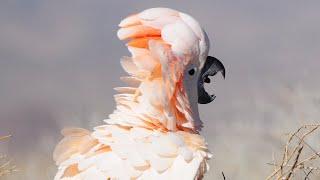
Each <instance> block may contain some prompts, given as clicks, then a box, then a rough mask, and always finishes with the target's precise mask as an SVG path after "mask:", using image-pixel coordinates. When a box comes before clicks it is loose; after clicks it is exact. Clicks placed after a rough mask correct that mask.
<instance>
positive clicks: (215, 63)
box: [53, 8, 225, 180]
mask: <svg viewBox="0 0 320 180" xmlns="http://www.w3.org/2000/svg"><path fill="white" fill-rule="evenodd" d="M119 26H120V29H119V31H118V37H119V38H120V39H121V40H128V43H127V46H128V49H129V51H130V53H131V55H132V56H131V57H123V58H122V60H121V65H122V66H123V68H124V70H125V71H126V72H127V73H128V74H129V76H127V77H122V78H121V80H123V81H124V82H126V83H127V84H128V87H118V88H115V89H116V90H117V91H118V92H119V94H117V95H115V101H116V104H117V106H116V110H115V111H114V112H113V113H112V114H111V115H109V118H108V119H106V120H105V124H104V125H101V126H97V127H95V128H94V130H93V132H90V131H88V130H85V129H81V128H69V129H64V130H63V131H62V134H63V135H64V138H63V139H62V141H61V142H60V143H59V144H58V145H57V147H56V149H55V151H54V155H53V157H54V160H55V161H56V164H57V165H58V172H57V174H56V176H55V179H56V180H60V179H65V180H69V179H70V180H71V179H72V180H75V179H79V180H82V179H87V180H100V179H101V180H106V179H121V180H122V179H146V180H151V179H161V180H163V179H174V180H175V179H183V180H188V179H202V177H203V175H204V173H205V172H206V171H207V170H208V164H207V161H208V159H209V158H210V157H211V154H210V152H209V150H208V149H207V144H206V142H205V140H204V138H203V137H202V136H201V135H200V134H199V131H200V129H201V127H202V123H201V121H200V118H199V112H198V103H201V104H206V103H209V102H211V101H213V99H214V98H215V96H214V95H209V94H208V93H207V92H206V91H205V89H204V83H209V82H210V79H209V78H208V76H214V75H215V74H217V73H218V72H221V73H222V75H223V76H224V74H225V69H224V67H223V65H222V63H221V62H220V61H219V60H218V59H216V58H214V57H210V56H208V49H209V40H208V37H207V35H206V33H205V32H204V30H203V29H202V28H201V27H200V25H199V24H198V22H197V21H196V20H195V19H193V18H192V17H191V16H189V15H187V14H184V13H181V12H178V11H176V10H172V9H168V8H152V9H147V10H144V11H142V12H140V13H138V14H134V15H131V16H129V17H127V18H125V19H124V20H122V21H121V22H120V25H119Z"/></svg>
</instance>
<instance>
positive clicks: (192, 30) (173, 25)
mask: <svg viewBox="0 0 320 180" xmlns="http://www.w3.org/2000/svg"><path fill="white" fill-rule="evenodd" d="M119 26H120V29H119V31H118V37H119V38H120V39H121V40H127V41H128V43H127V47H128V49H129V51H130V52H131V55H132V56H131V57H124V58H123V59H122V60H121V64H122V66H123V68H124V69H125V70H126V71H127V72H128V74H129V75H130V76H128V77H123V78H122V80H124V81H126V82H127V83H128V84H129V85H130V87H120V88H116V90H118V91H119V92H120V94H118V95H116V96H115V97H116V98H115V99H116V102H117V110H116V111H115V112H114V113H113V114H112V115H111V116H112V117H110V119H114V120H120V121H121V122H122V124H123V125H128V126H129V125H132V124H135V125H136V124H139V125H141V126H146V125H147V126H149V127H152V128H153V129H154V128H158V129H161V130H170V131H175V130H185V131H186V130H188V131H194V132H198V130H200V128H201V127H202V122H201V121H200V118H199V112H198V103H200V104H207V103H210V102H212V101H213V100H214V98H215V95H210V94H209V93H207V92H206V90H205V88H204V83H210V79H209V76H214V75H216V74H217V73H218V72H221V74H222V75H223V77H224V76H225V68H224V66H223V64H222V63H221V62H220V61H219V60H218V59H216V58H214V57H211V56H208V51H209V40H208V37H207V34H206V33H205V31H204V30H203V29H202V28H201V26H200V25H199V23H198V22H197V21H196V20H195V19H194V18H192V17H191V16H189V15H187V14H184V13H181V12H178V11H176V10H172V9H168V8H152V9H147V10H145V11H142V12H140V13H138V14H133V15H131V16H129V17H127V18H125V19H124V20H122V21H121V23H120V24H119ZM124 114H126V116H125V115H124ZM124 119H126V120H124ZM114 122H116V121H114Z"/></svg>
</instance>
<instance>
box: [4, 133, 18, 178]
mask: <svg viewBox="0 0 320 180" xmlns="http://www.w3.org/2000/svg"><path fill="white" fill-rule="evenodd" d="M10 137H11V135H8V136H0V141H3V140H5V139H8V138H10ZM14 171H16V166H14V165H12V163H11V161H10V160H8V157H7V156H6V155H3V154H0V177H2V176H5V175H8V174H11V173H13V172H14Z"/></svg>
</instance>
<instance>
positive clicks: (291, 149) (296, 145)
mask: <svg viewBox="0 0 320 180" xmlns="http://www.w3.org/2000/svg"><path fill="white" fill-rule="evenodd" d="M315 132H320V124H308V125H304V126H301V127H300V128H298V129H297V130H296V131H295V132H294V133H290V134H288V135H289V138H288V141H287V142H286V145H285V147H284V150H283V155H282V159H281V160H280V162H275V160H274V162H273V163H268V164H269V165H272V166H274V171H273V172H272V173H271V174H270V176H268V177H267V178H266V179H267V180H269V179H278V180H282V179H283V180H288V179H291V178H293V177H294V176H295V175H296V174H298V173H303V174H304V179H305V180H307V179H310V176H311V174H313V173H314V172H315V171H320V167H319V166H313V165H314V164H316V163H318V165H319V162H320V151H316V150H315V148H313V147H312V146H311V145H310V144H308V143H307V142H306V138H307V137H311V136H312V135H314V133H315ZM307 150H308V151H307ZM309 152H311V153H309Z"/></svg>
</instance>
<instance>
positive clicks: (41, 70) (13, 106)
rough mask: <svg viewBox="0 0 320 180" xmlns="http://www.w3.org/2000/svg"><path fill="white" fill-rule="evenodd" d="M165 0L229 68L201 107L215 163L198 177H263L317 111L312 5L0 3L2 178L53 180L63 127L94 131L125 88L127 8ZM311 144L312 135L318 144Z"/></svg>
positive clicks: (319, 45)
mask: <svg viewBox="0 0 320 180" xmlns="http://www.w3.org/2000/svg"><path fill="white" fill-rule="evenodd" d="M151 7H169V8H173V9H177V10H180V11H182V12H185V13H188V14H191V15H192V16H193V17H195V18H196V19H197V20H198V21H199V22H200V24H201V25H202V26H203V27H204V29H205V30H206V31H207V33H208V35H209V38H210V40H211V42H212V46H211V50H210V55H214V56H216V57H218V58H219V59H221V60H222V61H223V63H224V64H225V66H226V69H227V77H226V80H225V81H222V80H221V79H219V78H218V79H217V80H216V84H215V85H214V86H210V88H211V89H212V90H213V91H214V92H215V94H216V95H217V98H216V100H215V102H214V103H211V104H209V105H200V113H201V118H202V120H203V121H204V124H205V127H204V129H203V131H202V134H203V135H204V136H205V137H206V139H207V141H208V143H209V146H210V149H211V151H212V152H213V159H212V160H211V161H210V164H211V171H210V172H209V173H208V174H207V176H206V179H222V175H221V172H222V171H223V172H224V174H225V175H226V177H227V179H233V180H235V179H263V178H265V177H266V176H267V175H269V174H270V172H271V171H272V168H271V167H270V166H269V165H267V163H268V162H271V161H272V155H273V154H276V155H277V154H279V153H280V151H279V148H281V147H282V146H283V142H284V141H283V134H284V133H287V132H290V131H291V130H293V129H295V128H297V127H298V126H300V125H302V124H305V123H316V122H319V117H320V111H319V110H320V78H319V77H320V59H319V56H320V11H319V9H320V1H318V0H314V1H313V0H309V1H299V0H283V1H277V0H269V1H255V0H243V1H230V0H215V1H212V0H203V1H193V0H188V1H161V2H159V1H150V0H140V1H129V0H117V1H115V0H114V1H106V0H91V1H86V0H69V1H59V0H57V1H47V0H1V2H0V136H1V135H7V134H12V135H13V137H12V138H11V139H10V140H9V141H5V142H3V143H0V144H1V145H0V153H4V154H8V156H9V157H10V158H11V159H12V162H13V163H14V164H16V165H17V167H18V169H19V172H16V173H14V174H12V175H10V176H7V177H5V178H4V179H26V180H37V179H52V178H53V176H54V173H55V171H56V167H55V164H54V162H53V160H52V152H53V148H54V146H55V144H56V143H57V142H58V141H59V139H60V138H61V135H60V130H61V129H62V128H63V127H66V126H69V127H70V126H76V127H78V126H79V127H83V128H88V129H92V127H94V126H96V125H100V124H102V123H103V122H102V120H103V119H105V118H107V116H108V114H109V113H111V112H112V111H113V109H114V107H115V103H114V101H113V94H115V92H114V90H113V87H116V86H121V85H122V83H121V82H120V80H119V77H120V76H121V75H124V74H125V73H124V71H123V70H122V69H121V67H120V63H119V59H120V57H121V56H124V55H128V54H129V53H128V51H127V49H126V47H125V45H124V43H123V42H120V41H119V40H118V39H117V37H116V31H117V29H118V27H117V25H118V23H119V22H120V20H121V19H122V18H124V17H126V16H127V15H129V14H132V13H135V12H139V11H141V10H144V9H146V8H151ZM317 143H319V141H317Z"/></svg>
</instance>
